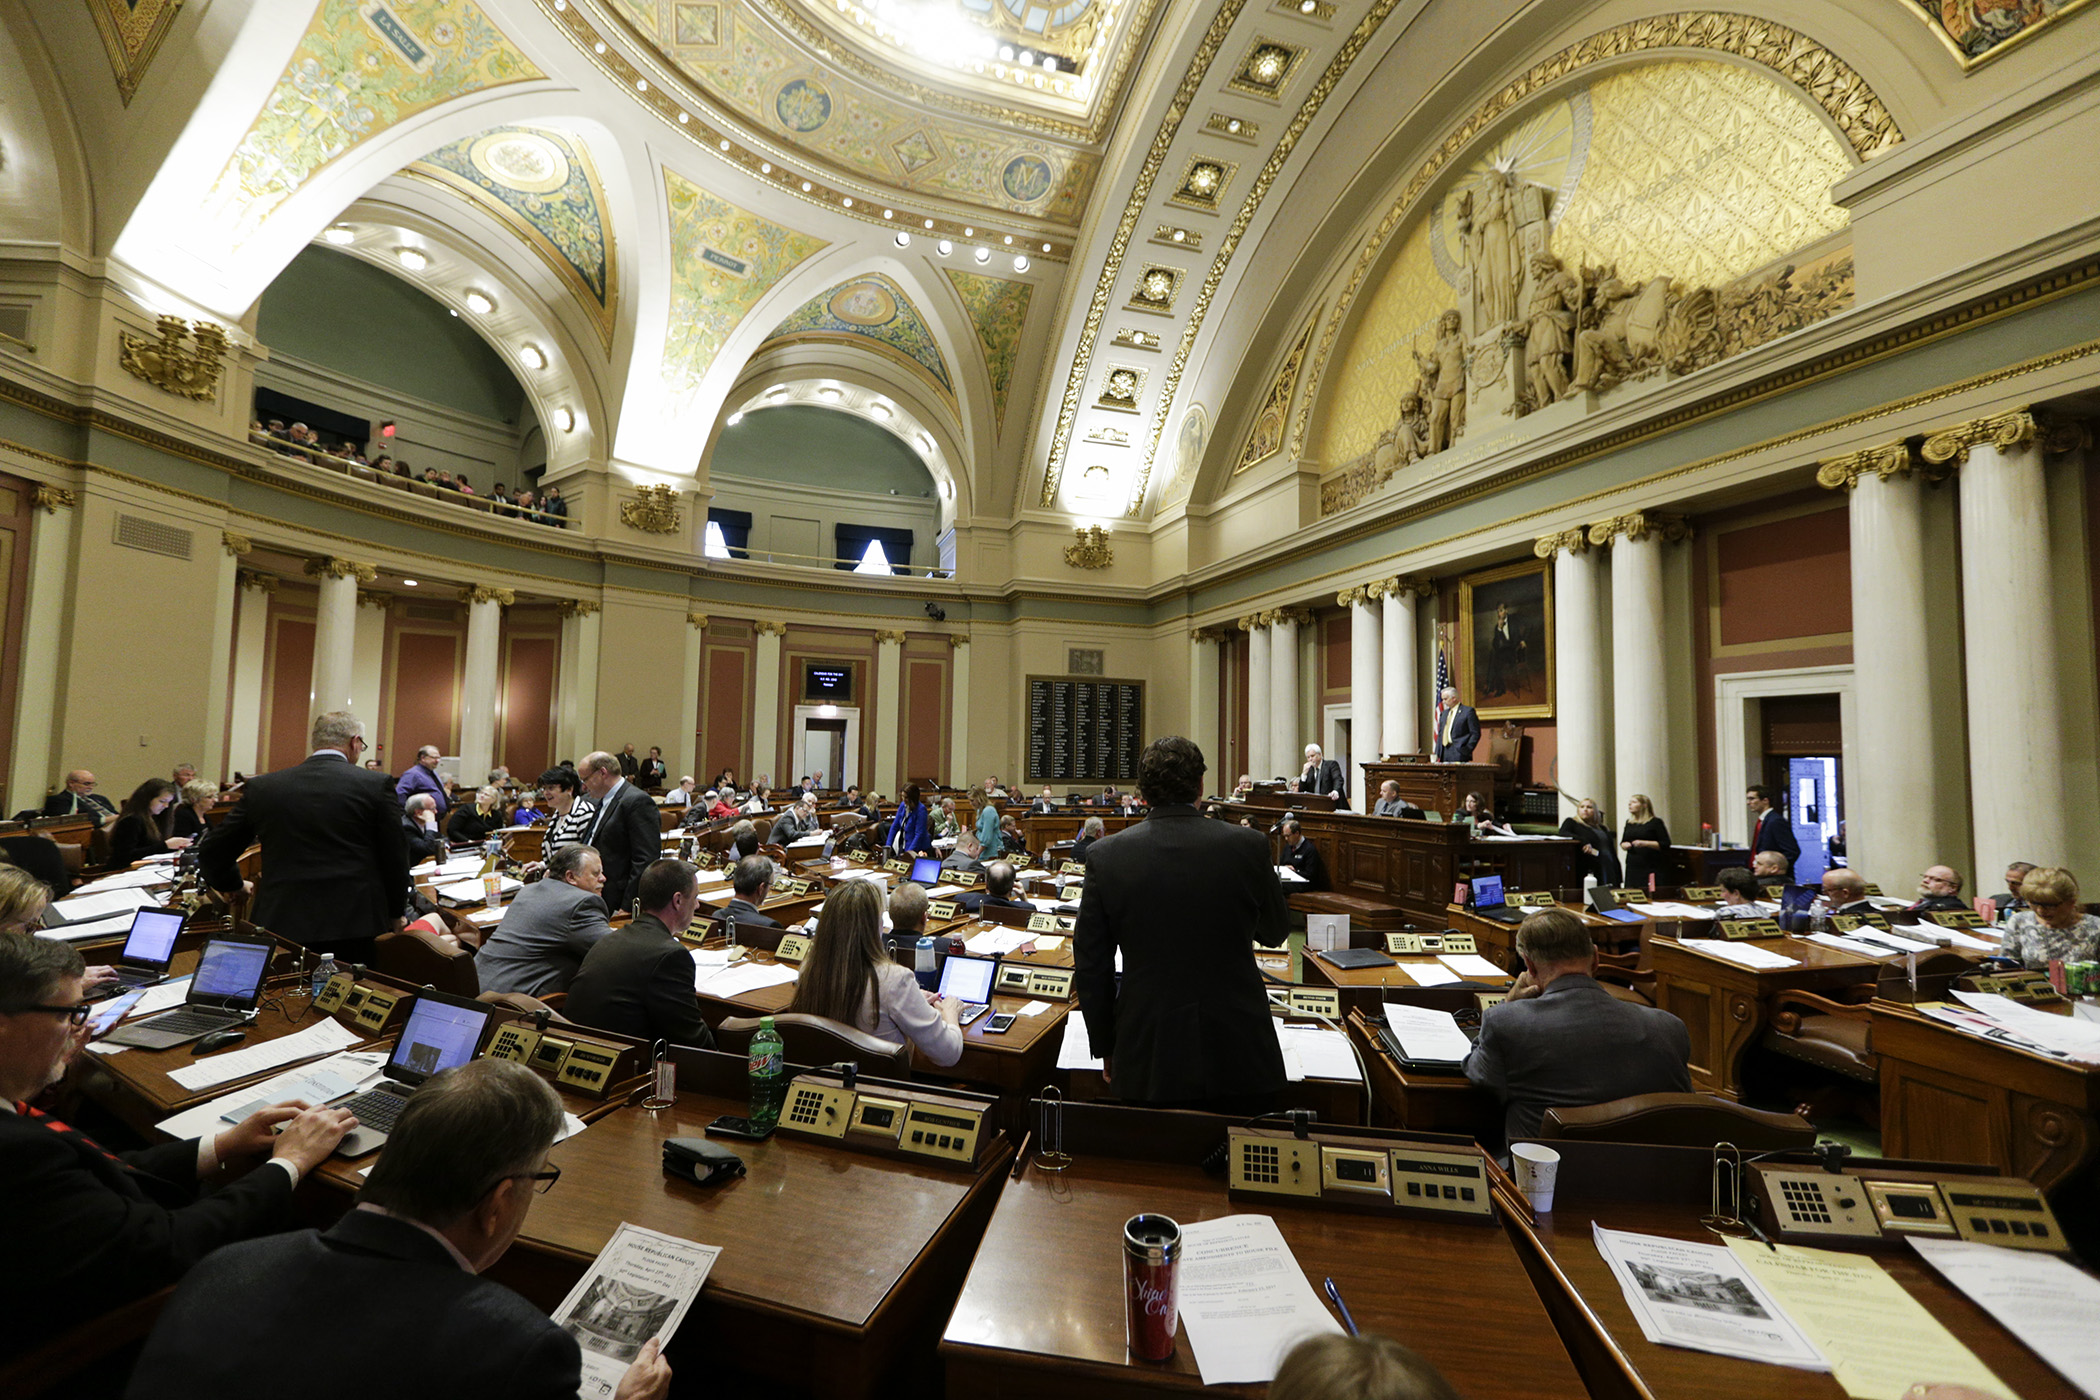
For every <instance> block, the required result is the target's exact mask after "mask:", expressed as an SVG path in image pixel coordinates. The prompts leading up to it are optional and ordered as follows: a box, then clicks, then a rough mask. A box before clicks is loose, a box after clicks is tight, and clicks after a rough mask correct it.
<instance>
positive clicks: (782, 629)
mask: <svg viewBox="0 0 2100 1400" xmlns="http://www.w3.org/2000/svg"><path fill="white" fill-rule="evenodd" d="M751 626H752V629H753V630H754V631H756V632H757V633H758V635H759V636H761V637H785V636H786V635H787V633H788V625H787V624H786V623H785V622H754V623H752V624H751Z"/></svg>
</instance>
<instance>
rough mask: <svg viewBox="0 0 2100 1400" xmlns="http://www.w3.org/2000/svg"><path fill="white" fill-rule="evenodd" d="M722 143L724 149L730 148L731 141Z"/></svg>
mask: <svg viewBox="0 0 2100 1400" xmlns="http://www.w3.org/2000/svg"><path fill="white" fill-rule="evenodd" d="M720 144H721V147H722V149H723V150H725V151H726V150H728V149H729V143H728V142H727V141H724V142H721V143H720Z"/></svg>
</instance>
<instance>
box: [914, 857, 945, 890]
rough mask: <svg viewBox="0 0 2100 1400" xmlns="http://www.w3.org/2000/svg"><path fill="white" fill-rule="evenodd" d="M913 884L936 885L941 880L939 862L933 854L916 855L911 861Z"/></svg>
mask: <svg viewBox="0 0 2100 1400" xmlns="http://www.w3.org/2000/svg"><path fill="white" fill-rule="evenodd" d="M911 878H912V883H913V884H918V885H938V884H939V883H940V882H941V863H940V861H939V860H938V859H936V858H935V857H933V856H917V857H915V858H914V859H913V860H912V863H911Z"/></svg>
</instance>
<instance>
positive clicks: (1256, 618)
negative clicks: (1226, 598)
mask: <svg viewBox="0 0 2100 1400" xmlns="http://www.w3.org/2000/svg"><path fill="white" fill-rule="evenodd" d="M1232 625H1233V626H1234V627H1237V628H1239V629H1240V631H1242V632H1252V631H1253V630H1254V629H1255V628H1257V627H1259V626H1261V614H1260V613H1258V612H1251V613H1248V614H1247V615H1246V616H1245V617H1238V618H1234V619H1233V622H1232Z"/></svg>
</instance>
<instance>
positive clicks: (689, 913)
mask: <svg viewBox="0 0 2100 1400" xmlns="http://www.w3.org/2000/svg"><path fill="white" fill-rule="evenodd" d="M761 859H763V857H761ZM636 898H637V899H639V900H640V901H641V905H642V912H641V914H640V915H639V916H638V917H637V918H636V919H635V921H634V922H633V923H631V924H629V925H627V927H625V928H620V929H614V930H613V931H612V932H611V933H609V934H607V935H606V936H605V937H603V938H601V939H599V940H598V941H597V943H595V944H593V945H592V947H591V951H590V952H588V953H586V954H584V955H583V966H582V967H580V968H578V969H577V971H576V980H575V981H573V982H571V983H569V1000H568V1001H567V1003H565V1004H564V1005H563V1007H562V1014H563V1015H565V1016H567V1017H568V1018H569V1019H570V1020H572V1021H574V1022H576V1024H578V1025H580V1026H596V1027H597V1028H598V1029H599V1030H601V1031H613V1032H616V1033H618V1034H620V1035H630V1036H633V1037H634V1038H635V1039H637V1040H639V1041H641V1042H642V1043H643V1044H649V1043H651V1042H654V1041H658V1040H668V1041H670V1042H671V1043H672V1044H673V1045H697V1046H699V1047H700V1048H701V1049H703V1050H706V1049H711V1048H713V1046H714V1043H715V1037H714V1032H713V1031H710V1030H709V1029H708V1028H707V1022H706V1021H705V1020H704V1019H703V1018H702V1017H701V1015H700V1002H699V999H698V998H696V997H695V996H694V995H693V955H692V953H690V952H689V951H687V949H686V946H685V945H684V944H683V943H680V942H679V941H678V935H679V934H680V933H683V932H684V931H685V930H686V929H687V928H688V927H689V926H690V925H691V924H692V922H693V911H694V910H695V909H696V908H698V907H699V904H700V884H699V881H698V880H697V879H696V878H695V877H694V872H693V867H692V866H690V865H687V864H686V863H685V862H684V861H682V860H660V861H657V862H656V863H654V864H653V865H651V866H650V867H649V868H648V869H647V870H644V871H643V872H642V879H641V893H640V894H638V895H637V896H636Z"/></svg>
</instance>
